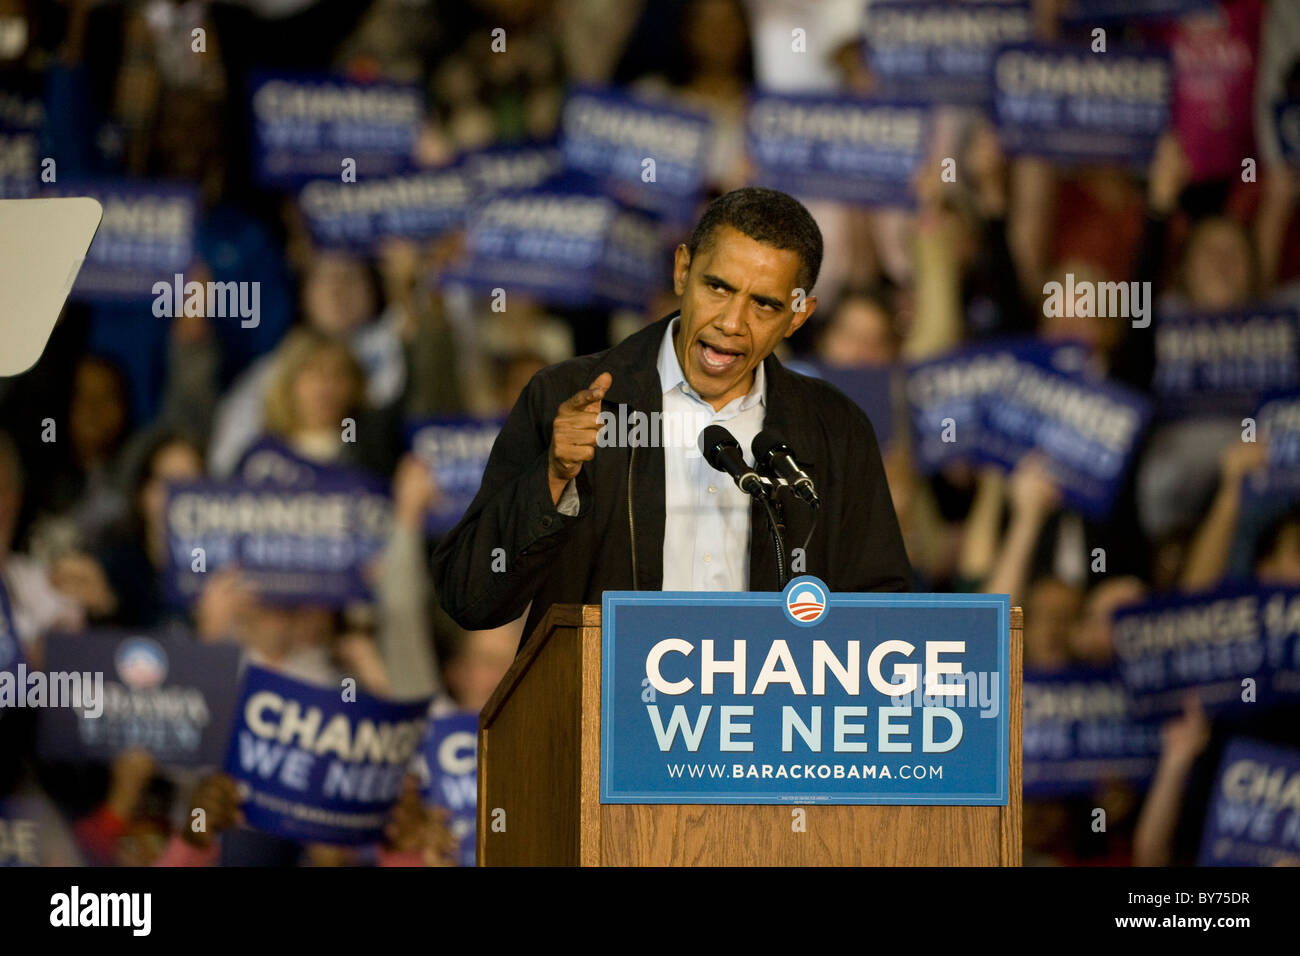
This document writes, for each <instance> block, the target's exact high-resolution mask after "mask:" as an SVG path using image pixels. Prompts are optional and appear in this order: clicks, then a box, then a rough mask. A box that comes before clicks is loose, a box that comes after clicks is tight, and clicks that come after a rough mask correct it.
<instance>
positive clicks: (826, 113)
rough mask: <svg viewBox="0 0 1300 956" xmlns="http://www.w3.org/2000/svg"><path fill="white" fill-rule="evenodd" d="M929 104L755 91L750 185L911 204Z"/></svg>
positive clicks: (750, 126)
mask: <svg viewBox="0 0 1300 956" xmlns="http://www.w3.org/2000/svg"><path fill="white" fill-rule="evenodd" d="M927 118H928V108H927V107H926V106H925V105H923V104H918V103H915V102H893V101H883V100H866V99H861V98H859V97H853V96H847V95H845V96H826V95H815V96H814V95H800V96H777V95H766V94H765V95H761V96H758V97H756V98H755V99H754V100H753V101H752V102H751V103H750V107H749V117H748V122H747V131H748V143H749V153H750V157H751V158H752V159H753V161H754V165H755V166H756V167H757V178H756V185H759V186H768V187H771V188H774V189H780V190H782V191H784V192H788V193H791V194H793V195H795V196H800V197H803V198H807V199H837V200H840V201H842V202H851V203H860V204H865V205H883V206H911V205H912V204H913V202H914V198H913V197H912V195H911V182H912V177H913V175H914V174H915V172H916V170H917V168H918V167H919V166H920V164H921V162H922V161H923V160H924V158H925V150H926V147H927V145H928V143H927V140H928V122H927Z"/></svg>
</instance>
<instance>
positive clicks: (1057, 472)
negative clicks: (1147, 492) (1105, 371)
mask: <svg viewBox="0 0 1300 956" xmlns="http://www.w3.org/2000/svg"><path fill="white" fill-rule="evenodd" d="M994 398H995V399H996V400H994ZM1150 417H1151V403H1150V402H1149V401H1147V399H1146V398H1145V397H1143V396H1142V395H1141V394H1140V393H1138V392H1136V391H1133V390H1132V389H1129V388H1125V387H1123V386H1120V385H1113V384H1110V383H1107V382H1094V381H1087V380H1085V379H1082V378H1079V377H1078V376H1073V375H1066V374H1063V373H1062V372H1060V371H1058V370H1057V369H1055V368H1053V367H1052V366H1051V365H1050V364H1049V363H1047V362H1043V361H1033V360H1030V359H1027V358H1021V359H1019V360H1018V361H1017V363H1016V373H1015V375H1013V376H1012V377H1011V378H1009V379H1007V380H1006V382H1005V383H1004V384H1003V386H1002V387H1001V388H1000V389H998V391H997V393H996V396H990V397H988V400H986V401H985V402H984V403H983V420H982V422H983V429H982V434H981V435H980V453H981V455H983V456H984V457H986V458H987V459H988V460H991V461H993V462H996V463H997V464H1000V465H1002V466H1003V467H1004V468H1007V469H1011V468H1014V467H1015V466H1016V463H1017V462H1019V461H1020V459H1021V458H1023V457H1024V456H1025V455H1026V454H1028V453H1029V452H1031V451H1035V450H1036V451H1040V452H1042V453H1043V454H1045V455H1046V456H1047V462H1048V468H1049V470H1050V471H1051V474H1052V478H1053V480H1054V481H1055V482H1056V483H1057V484H1058V485H1059V486H1060V489H1061V494H1062V496H1063V497H1064V499H1065V503H1066V505H1067V506H1069V507H1071V508H1073V509H1075V510H1076V511H1079V512H1081V513H1083V514H1084V515H1087V516H1088V517H1090V518H1095V519H1101V518H1105V517H1106V516H1107V515H1108V514H1109V513H1110V510H1111V508H1112V507H1113V506H1114V503H1115V498H1116V497H1117V496H1118V494H1119V491H1120V486H1121V485H1122V484H1123V480H1124V475H1125V473H1126V472H1127V471H1128V468H1129V466H1130V464H1131V463H1132V460H1133V456H1134V454H1135V453H1136V451H1137V446H1138V441H1139V439H1141V437H1142V432H1143V430H1144V429H1145V428H1146V424H1147V421H1148V420H1149V419H1150Z"/></svg>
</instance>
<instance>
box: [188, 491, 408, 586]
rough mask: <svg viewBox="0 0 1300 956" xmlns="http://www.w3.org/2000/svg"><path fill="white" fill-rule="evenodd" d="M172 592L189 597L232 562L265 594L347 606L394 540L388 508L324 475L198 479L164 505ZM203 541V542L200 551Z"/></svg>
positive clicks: (382, 499) (379, 498) (378, 497)
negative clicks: (283, 479) (308, 480)
mask: <svg viewBox="0 0 1300 956" xmlns="http://www.w3.org/2000/svg"><path fill="white" fill-rule="evenodd" d="M165 513H166V525H167V566H166V570H165V572H164V575H165V576H164V580H165V582H166V585H167V591H168V596H169V597H170V598H171V599H172V600H173V601H176V602H177V603H181V604H184V603H187V602H189V601H193V600H194V599H195V598H196V597H197V596H198V595H199V593H200V592H201V591H202V589H203V587H204V585H205V584H206V583H207V581H208V579H209V576H210V575H211V574H212V573H213V572H215V571H218V570H220V569H222V568H225V567H228V566H233V567H238V568H239V569H240V571H241V572H242V573H243V574H244V575H245V576H246V577H247V578H248V579H249V581H250V582H251V583H252V585H253V587H254V588H255V589H256V590H257V592H258V593H259V595H260V596H261V598H262V599H263V600H266V601H269V602H276V603H283V604H312V605H320V606H324V607H342V606H344V605H346V604H348V603H349V602H352V601H359V600H367V599H369V597H370V593H371V592H370V583H369V580H368V576H367V572H366V569H367V565H369V564H370V562H371V561H373V560H374V559H376V558H377V557H378V556H379V555H380V554H381V553H382V551H383V549H384V547H385V546H386V544H387V541H388V529H389V525H390V523H391V507H390V503H389V500H388V497H387V496H386V495H385V494H383V493H382V492H381V491H379V490H377V489H375V488H374V487H373V485H370V484H368V483H366V482H362V481H358V480H356V479H355V478H353V477H350V476H340V475H322V476H320V477H318V478H316V480H315V481H314V483H312V484H311V485H309V486H306V487H294V486H281V485H278V484H276V483H274V482H261V483H252V482H246V481H239V480H236V481H198V482H189V483H185V484H177V485H171V486H169V488H168V493H167V504H166V512H165ZM200 549H201V550H200Z"/></svg>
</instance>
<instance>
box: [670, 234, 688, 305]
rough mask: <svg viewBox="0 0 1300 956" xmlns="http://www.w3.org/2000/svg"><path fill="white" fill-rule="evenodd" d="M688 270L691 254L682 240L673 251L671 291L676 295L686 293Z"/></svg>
mask: <svg viewBox="0 0 1300 956" xmlns="http://www.w3.org/2000/svg"><path fill="white" fill-rule="evenodd" d="M690 271H691V254H690V251H689V250H688V249H687V248H686V243H684V242H683V243H682V244H681V245H679V246H678V247H677V251H676V252H674V253H673V292H674V293H676V294H677V295H685V294H686V274H687V273H688V272H690Z"/></svg>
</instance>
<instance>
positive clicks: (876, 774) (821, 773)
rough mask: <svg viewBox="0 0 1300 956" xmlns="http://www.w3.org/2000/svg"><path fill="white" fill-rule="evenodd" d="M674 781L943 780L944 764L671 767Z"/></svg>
mask: <svg viewBox="0 0 1300 956" xmlns="http://www.w3.org/2000/svg"><path fill="white" fill-rule="evenodd" d="M666 766H667V768H668V776H669V778H670V779H676V780H942V779H943V764H919V763H918V764H902V765H900V766H897V767H889V766H882V765H879V764H874V763H865V764H849V765H848V766H845V765H844V764H827V763H788V764H787V763H778V764H771V763H734V764H725V763H670V764H667V765H666Z"/></svg>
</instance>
